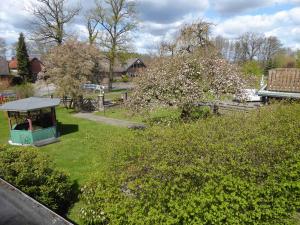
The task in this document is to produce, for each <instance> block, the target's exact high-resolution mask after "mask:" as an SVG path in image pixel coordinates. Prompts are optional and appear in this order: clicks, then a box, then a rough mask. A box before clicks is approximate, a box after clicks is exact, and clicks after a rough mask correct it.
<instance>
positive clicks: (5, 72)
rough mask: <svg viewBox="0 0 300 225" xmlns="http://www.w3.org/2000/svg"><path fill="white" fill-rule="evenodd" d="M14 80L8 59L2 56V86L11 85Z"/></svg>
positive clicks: (0, 83)
mask: <svg viewBox="0 0 300 225" xmlns="http://www.w3.org/2000/svg"><path fill="white" fill-rule="evenodd" d="M11 81H12V76H11V75H10V73H9V67H8V63H7V61H6V59H4V58H2V57H0V87H2V88H7V87H9V85H10V83H11Z"/></svg>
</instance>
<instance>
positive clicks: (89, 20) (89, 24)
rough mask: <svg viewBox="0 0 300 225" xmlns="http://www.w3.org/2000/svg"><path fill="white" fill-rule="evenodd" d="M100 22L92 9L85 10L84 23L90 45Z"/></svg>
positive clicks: (97, 31)
mask: <svg viewBox="0 0 300 225" xmlns="http://www.w3.org/2000/svg"><path fill="white" fill-rule="evenodd" d="M99 23H100V19H99V17H98V16H97V14H96V12H95V10H94V9H90V10H88V11H87V13H86V15H85V24H86V28H87V30H88V35H89V36H88V39H89V43H90V44H91V45H92V44H94V43H95V41H96V39H97V36H98V34H99V30H98V25H99Z"/></svg>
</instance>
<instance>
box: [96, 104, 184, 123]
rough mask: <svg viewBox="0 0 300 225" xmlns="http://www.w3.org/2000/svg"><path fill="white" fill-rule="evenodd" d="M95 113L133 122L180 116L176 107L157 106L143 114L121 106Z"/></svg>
mask: <svg viewBox="0 0 300 225" xmlns="http://www.w3.org/2000/svg"><path fill="white" fill-rule="evenodd" d="M95 114H96V115H99V116H105V117H109V118H114V119H121V120H128V121H133V122H143V123H147V121H149V120H151V119H154V118H170V117H177V118H179V117H180V111H179V109H177V108H172V109H170V108H168V109H166V108H159V109H156V110H154V111H150V112H147V113H144V114H132V112H130V111H129V110H128V109H126V108H124V107H122V106H116V107H111V108H108V109H106V110H105V112H96V113H95Z"/></svg>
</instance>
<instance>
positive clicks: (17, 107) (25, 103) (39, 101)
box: [0, 97, 60, 112]
mask: <svg viewBox="0 0 300 225" xmlns="http://www.w3.org/2000/svg"><path fill="white" fill-rule="evenodd" d="M59 103H60V99H58V98H38V97H30V98H24V99H20V100H16V101H12V102H8V103H5V104H4V105H2V106H0V110H3V111H19V112H27V111H31V110H35V109H42V108H49V107H55V106H57V105H59Z"/></svg>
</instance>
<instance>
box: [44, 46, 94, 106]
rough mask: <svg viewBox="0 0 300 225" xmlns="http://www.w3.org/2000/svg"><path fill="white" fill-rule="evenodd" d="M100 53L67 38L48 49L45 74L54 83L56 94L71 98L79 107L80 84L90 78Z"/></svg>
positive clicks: (81, 92)
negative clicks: (58, 44)
mask: <svg viewBox="0 0 300 225" xmlns="http://www.w3.org/2000/svg"><path fill="white" fill-rule="evenodd" d="M99 60H100V53H99V51H98V50H97V49H96V48H95V47H93V46H92V45H88V44H85V43H81V42H78V41H75V40H69V41H67V42H66V43H64V44H63V45H60V46H57V47H55V48H53V49H51V50H50V52H49V53H48V55H47V57H46V61H45V66H46V70H47V71H46V75H47V76H49V77H50V81H51V82H53V83H54V84H55V85H56V91H57V94H58V95H60V96H69V97H71V98H72V101H73V103H74V107H75V108H76V109H79V108H80V102H81V101H80V99H81V96H82V94H83V90H82V88H81V87H82V85H83V84H85V83H87V81H89V80H91V79H92V77H93V75H95V71H99V69H98V70H97V69H96V67H98V66H99Z"/></svg>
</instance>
